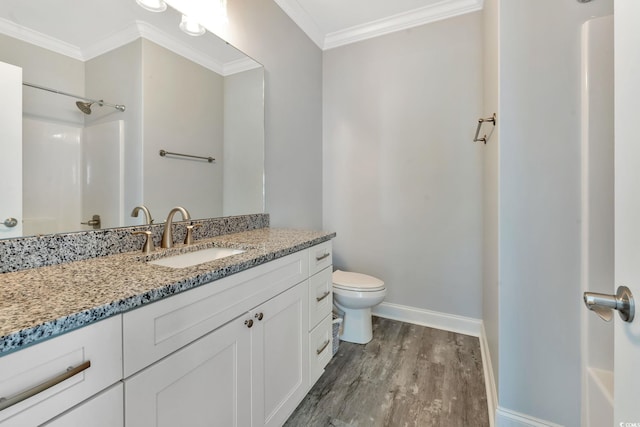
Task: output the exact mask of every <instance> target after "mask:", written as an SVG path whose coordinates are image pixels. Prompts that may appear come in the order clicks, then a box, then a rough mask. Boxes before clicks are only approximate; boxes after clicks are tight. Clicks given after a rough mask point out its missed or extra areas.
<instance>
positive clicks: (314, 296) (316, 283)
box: [309, 267, 333, 330]
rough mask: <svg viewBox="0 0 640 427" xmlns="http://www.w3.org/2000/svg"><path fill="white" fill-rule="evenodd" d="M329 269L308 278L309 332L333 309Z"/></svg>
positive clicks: (330, 272)
mask: <svg viewBox="0 0 640 427" xmlns="http://www.w3.org/2000/svg"><path fill="white" fill-rule="evenodd" d="M331 274H332V271H331V267H327V268H325V269H324V270H322V271H321V272H319V273H317V274H314V275H313V276H311V277H310V278H309V330H311V329H313V328H315V327H316V325H317V324H318V323H319V322H320V321H321V320H322V319H324V318H325V317H327V315H328V314H329V313H331V309H332V307H333V292H332V289H333V283H332V280H331V277H332V276H331Z"/></svg>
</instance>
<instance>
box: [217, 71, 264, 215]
mask: <svg viewBox="0 0 640 427" xmlns="http://www.w3.org/2000/svg"><path fill="white" fill-rule="evenodd" d="M263 103H264V69H263V68H262V67H260V68H256V69H253V70H248V71H244V72H242V73H236V74H232V75H229V76H225V78H224V164H223V170H224V183H223V197H222V199H223V203H222V205H223V207H224V209H223V212H222V214H223V215H224V216H229V215H239V214H246V213H249V212H263V211H264V107H263Z"/></svg>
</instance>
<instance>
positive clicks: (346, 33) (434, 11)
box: [274, 0, 484, 50]
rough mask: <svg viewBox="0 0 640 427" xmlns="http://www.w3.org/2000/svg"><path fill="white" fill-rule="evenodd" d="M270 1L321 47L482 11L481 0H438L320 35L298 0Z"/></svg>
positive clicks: (330, 46) (333, 45)
mask: <svg viewBox="0 0 640 427" xmlns="http://www.w3.org/2000/svg"><path fill="white" fill-rule="evenodd" d="M274 1H275V2H276V3H277V4H278V6H280V8H281V9H282V10H283V11H284V12H285V13H286V14H287V15H289V17H290V18H291V19H292V20H293V22H295V23H296V25H298V27H300V28H301V29H302V31H304V32H305V33H306V34H307V36H308V37H309V38H310V39H311V40H313V42H314V43H315V44H316V45H318V47H319V48H320V49H322V50H328V49H333V48H336V47H338V46H343V45H346V44H350V43H355V42H358V41H361V40H366V39H370V38H373V37H378V36H382V35H384V34H389V33H393V32H396V31H401V30H406V29H408V28H412V27H417V26H419V25H423V24H428V23H431V22H436V21H441V20H443V19H447V18H452V17H454V16H459V15H463V14H465V13H470V12H475V11H478V10H482V7H483V3H484V0H442V1H440V2H438V3H434V4H431V5H428V6H424V7H421V8H418V9H413V10H410V11H407V12H403V13H399V14H397V15H392V16H389V17H386V18H383V19H379V20H376V21H371V22H367V23H364V24H361V25H356V26H353V27H350V28H345V29H344V30H340V31H334V32H331V33H327V34H324V33H323V32H322V30H321V29H320V27H318V24H317V23H316V22H315V21H314V20H313V18H312V17H311V15H309V13H307V11H306V10H305V9H304V8H303V7H302V6H301V5H300V3H299V2H298V0H274Z"/></svg>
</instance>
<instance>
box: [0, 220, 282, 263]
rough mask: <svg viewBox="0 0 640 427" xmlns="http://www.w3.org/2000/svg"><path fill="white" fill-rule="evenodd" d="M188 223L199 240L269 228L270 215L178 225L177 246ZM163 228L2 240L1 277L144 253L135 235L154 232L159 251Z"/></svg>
mask: <svg viewBox="0 0 640 427" xmlns="http://www.w3.org/2000/svg"><path fill="white" fill-rule="evenodd" d="M188 223H190V224H202V226H200V227H197V228H195V229H194V230H193V237H194V239H195V240H200V239H205V238H211V237H216V236H220V235H223V234H230V233H239V232H242V231H249V230H255V229H258V228H265V227H269V214H253V215H241V216H231V217H223V218H209V219H203V220H190V221H184V222H175V223H174V225H173V239H174V241H175V242H181V241H182V240H184V236H185V233H186V229H185V224H188ZM163 228H164V224H154V225H141V226H133V227H121V228H110V229H106V230H95V231H81V232H74V233H62V234H51V235H45V236H32V237H19V238H15V239H6V240H0V273H8V272H12V271H20V270H26V269H30V268H38V267H45V266H50V265H57V264H62V263H66V262H73V261H82V260H86V259H90V258H98V257H103V256H108V255H115V254H120V253H124V252H131V251H136V250H141V249H142V245H143V244H144V240H145V236H142V235H133V234H131V233H132V232H133V231H140V230H151V232H152V233H153V242H154V244H155V245H156V247H159V246H160V241H161V239H162V231H163Z"/></svg>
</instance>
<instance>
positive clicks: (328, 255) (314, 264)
mask: <svg viewBox="0 0 640 427" xmlns="http://www.w3.org/2000/svg"><path fill="white" fill-rule="evenodd" d="M332 258H333V250H332V249H331V240H329V241H327V242H324V243H320V244H319V245H316V246H313V247H312V248H310V249H309V275H313V274H316V273H317V272H319V271H320V270H324V269H325V268H327V267H329V266H330V265H331V264H332V263H333V260H332Z"/></svg>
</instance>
